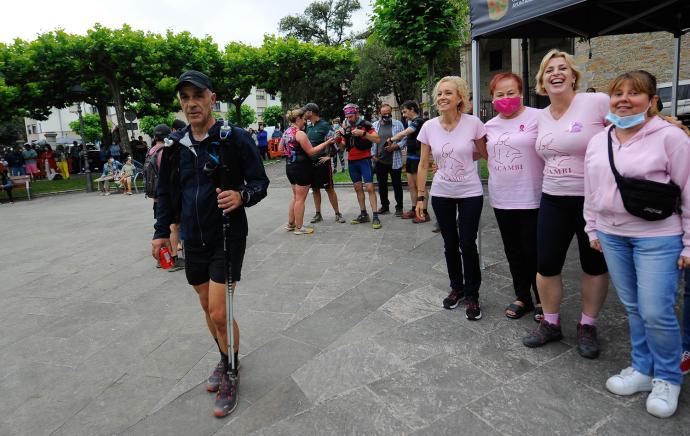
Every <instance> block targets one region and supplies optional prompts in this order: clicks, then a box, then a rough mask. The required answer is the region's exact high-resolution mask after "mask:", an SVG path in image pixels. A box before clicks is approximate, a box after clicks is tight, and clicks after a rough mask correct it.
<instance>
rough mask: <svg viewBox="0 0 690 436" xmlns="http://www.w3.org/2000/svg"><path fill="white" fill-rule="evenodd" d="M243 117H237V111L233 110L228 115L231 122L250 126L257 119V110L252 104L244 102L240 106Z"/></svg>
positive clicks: (241, 125)
mask: <svg viewBox="0 0 690 436" xmlns="http://www.w3.org/2000/svg"><path fill="white" fill-rule="evenodd" d="M240 111H241V114H242V115H241V118H238V117H237V111H236V110H233V111H231V112H230V113H229V114H228V115H229V117H230V122H231V123H233V124H235V125H236V126H240V127H249V125H250V124H252V123H253V122H255V121H256V112H255V111H254V109H252V108H251V107H250V106H248V105H246V104H243V105H242V106H241V108H240Z"/></svg>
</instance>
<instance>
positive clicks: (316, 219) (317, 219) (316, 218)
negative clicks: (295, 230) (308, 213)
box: [309, 212, 323, 224]
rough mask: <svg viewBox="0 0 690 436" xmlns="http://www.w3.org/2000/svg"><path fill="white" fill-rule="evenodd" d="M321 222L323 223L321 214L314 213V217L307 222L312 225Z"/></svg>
mask: <svg viewBox="0 0 690 436" xmlns="http://www.w3.org/2000/svg"><path fill="white" fill-rule="evenodd" d="M321 221H323V217H322V216H321V212H316V213H315V214H314V217H313V218H312V219H311V221H309V222H310V223H312V224H314V223H320V222H321Z"/></svg>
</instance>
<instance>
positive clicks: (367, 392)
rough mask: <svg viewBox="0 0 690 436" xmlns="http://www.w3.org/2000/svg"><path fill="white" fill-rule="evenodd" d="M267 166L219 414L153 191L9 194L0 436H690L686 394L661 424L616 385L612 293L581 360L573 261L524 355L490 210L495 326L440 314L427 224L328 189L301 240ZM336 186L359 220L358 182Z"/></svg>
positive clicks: (622, 322)
mask: <svg viewBox="0 0 690 436" xmlns="http://www.w3.org/2000/svg"><path fill="white" fill-rule="evenodd" d="M268 171H269V175H270V177H271V180H272V185H271V187H270V188H269V197H268V198H267V199H266V200H264V201H263V202H261V203H260V204H259V205H258V206H256V207H253V208H251V209H249V210H248V212H249V218H250V223H251V224H250V237H249V240H248V249H247V255H246V258H245V262H244V272H243V276H242V281H241V283H240V285H239V286H238V289H237V295H236V298H235V303H236V316H237V318H238V321H239V323H240V326H241V331H242V337H241V349H240V353H241V361H242V367H241V370H240V378H241V384H240V404H239V405H238V408H237V410H236V411H235V412H234V413H233V415H231V416H230V417H228V418H226V419H216V418H214V417H213V415H212V406H213V398H214V397H213V395H211V394H208V393H207V392H206V391H205V387H204V382H205V379H206V377H207V376H208V374H209V373H210V371H211V369H212V368H213V367H214V365H215V364H216V363H217V361H218V352H217V349H216V345H215V343H214V342H213V340H212V339H211V337H210V336H209V334H208V332H207V330H206V326H205V322H204V319H203V316H202V311H201V308H200V306H199V303H198V300H197V298H196V295H195V293H194V292H193V290H192V289H191V288H190V287H189V286H188V285H187V284H186V281H185V277H184V272H183V271H179V272H167V271H163V270H158V269H155V268H154V261H153V260H152V259H151V257H150V243H149V240H150V238H151V233H152V213H151V201H150V200H149V199H145V198H144V196H143V195H141V194H140V195H135V196H132V197H127V196H121V195H113V196H110V197H101V196H98V195H96V194H88V195H87V194H84V193H82V194H71V195H61V196H53V197H47V198H40V199H37V200H33V201H30V202H27V201H24V202H18V203H15V204H14V205H12V206H10V205H4V204H3V205H0V224H1V230H0V259H2V260H1V261H0V435H3V436H5V435H31V436H34V435H61V436H62V435H64V436H67V435H70V436H71V435H89V436H91V435H111V434H118V435H119V434H123V435H185V436H186V435H218V436H220V435H245V434H252V435H331V434H334V435H340V434H343V435H345V434H351V435H374V434H382V435H408V434H414V435H446V434H447V435H479V434H481V435H523V434H535V435H546V434H559V435H638V434H639V435H655V434H664V435H681V434H690V404H689V401H688V397H689V396H690V394H689V393H688V386H685V389H684V391H685V392H683V393H682V394H681V402H680V404H679V408H678V412H677V413H676V415H675V416H674V417H673V418H671V419H667V420H660V419H656V418H653V417H652V416H650V415H648V414H647V413H646V411H645V406H644V402H645V398H646V397H645V395H637V396H633V397H630V398H620V397H615V396H613V395H611V394H609V393H608V392H607V391H606V390H605V388H604V382H605V380H606V378H607V377H608V376H609V375H611V374H613V373H615V372H618V371H619V370H620V369H621V368H623V367H625V366H627V365H628V353H629V344H628V339H627V338H628V334H627V323H626V318H625V314H624V312H623V310H622V307H621V305H620V304H619V303H618V301H617V298H616V296H615V294H614V293H613V292H611V293H610V295H609V299H608V303H607V305H606V308H605V310H604V313H603V314H602V316H601V319H600V323H599V326H600V336H601V342H602V347H603V353H602V356H601V357H600V358H599V359H598V360H593V361H592V360H585V359H582V358H580V357H579V356H578V354H577V352H576V350H575V348H574V343H575V325H576V323H577V321H578V319H579V314H580V311H581V306H580V301H579V295H578V289H579V280H578V277H579V266H578V264H577V262H576V260H575V259H576V256H575V255H576V253H575V252H573V253H571V254H570V255H569V264H568V265H567V267H566V270H565V283H566V288H567V289H566V300H565V303H564V311H563V322H564V334H565V338H564V340H563V341H561V342H558V343H555V344H550V345H548V346H546V347H545V348H543V349H537V350H534V349H527V348H525V347H524V346H523V345H522V344H521V342H520V338H521V336H523V335H524V334H525V333H526V332H528V331H530V330H531V329H533V328H534V327H535V323H534V321H532V320H531V318H530V317H525V318H523V319H521V320H518V321H513V320H509V319H507V318H506V317H505V316H504V315H503V309H504V308H505V306H506V305H507V304H508V303H509V302H510V301H512V299H513V291H512V286H511V281H510V275H509V272H508V266H507V263H506V262H505V260H504V255H503V248H502V246H501V242H500V238H499V236H498V230H497V227H496V225H495V221H494V219H493V214H492V212H491V210H490V209H489V208H488V205H487V204H485V213H484V215H483V217H484V221H483V225H482V228H483V229H482V239H483V248H484V262H485V264H486V269H485V270H484V272H483V283H482V288H481V291H480V298H481V303H482V308H483V313H484V317H483V319H482V320H480V321H478V322H469V321H467V320H466V319H465V316H464V310H462V309H458V310H454V311H447V310H443V309H442V308H441V304H440V302H441V300H442V298H443V297H444V296H445V294H446V293H447V287H448V280H447V278H446V274H445V261H444V259H443V248H442V240H441V236H440V235H436V234H434V233H432V232H431V224H421V225H414V224H412V223H411V222H409V221H403V220H400V219H398V218H394V217H393V216H392V215H388V216H384V217H383V228H382V229H381V230H378V231H376V230H373V229H372V228H371V227H370V226H368V225H357V226H353V225H350V224H349V223H348V224H336V223H334V222H333V213H332V210H331V209H330V206H329V205H328V204H327V201H326V197H325V196H324V203H325V204H324V208H323V209H324V218H325V221H324V223H321V224H319V225H317V231H316V233H315V234H314V235H309V236H296V235H293V234H292V233H287V232H285V231H284V230H283V225H284V224H285V221H286V209H287V203H288V201H289V196H290V189H289V187H288V186H287V184H286V181H285V178H284V177H283V167H282V165H273V166H271V167H269V170H268ZM338 195H339V197H340V200H341V208H342V210H343V212H344V214H345V216H346V218H347V219H348V220H349V219H350V218H352V217H353V216H354V215H355V214H356V213H357V212H358V207H357V206H356V201H355V197H354V193H353V191H352V189H351V188H349V187H343V188H339V189H338ZM391 197H392V193H391ZM408 198H409V197H408V196H407V194H406V195H405V201H406V204H409V203H408V201H409V200H408ZM312 214H313V203H312V202H311V200H310V201H309V202H308V206H307V212H306V215H307V218H309V217H311V215H312ZM686 385H687V383H686Z"/></svg>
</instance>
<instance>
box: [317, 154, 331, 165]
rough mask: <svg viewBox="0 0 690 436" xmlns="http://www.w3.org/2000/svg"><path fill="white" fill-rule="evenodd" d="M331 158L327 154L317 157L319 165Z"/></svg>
mask: <svg viewBox="0 0 690 436" xmlns="http://www.w3.org/2000/svg"><path fill="white" fill-rule="evenodd" d="M330 160H331V158H330V157H329V156H323V157H320V158H319V165H321V164H325V163H326V162H328V161H330Z"/></svg>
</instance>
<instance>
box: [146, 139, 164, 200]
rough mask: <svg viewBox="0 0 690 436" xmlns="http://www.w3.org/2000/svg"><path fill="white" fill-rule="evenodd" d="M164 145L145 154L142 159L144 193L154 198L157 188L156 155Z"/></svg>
mask: <svg viewBox="0 0 690 436" xmlns="http://www.w3.org/2000/svg"><path fill="white" fill-rule="evenodd" d="M163 148H164V147H160V148H159V149H158V150H156V151H155V152H153V153H147V154H146V160H145V161H144V193H145V194H146V196H147V197H149V198H156V189H158V170H159V168H158V156H159V155H160V153H162V152H163Z"/></svg>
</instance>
